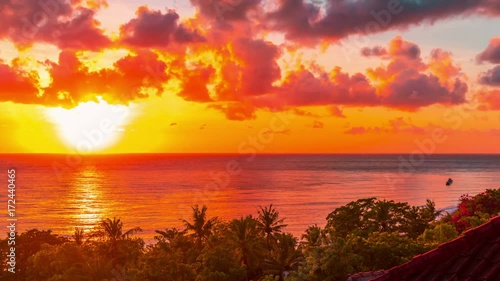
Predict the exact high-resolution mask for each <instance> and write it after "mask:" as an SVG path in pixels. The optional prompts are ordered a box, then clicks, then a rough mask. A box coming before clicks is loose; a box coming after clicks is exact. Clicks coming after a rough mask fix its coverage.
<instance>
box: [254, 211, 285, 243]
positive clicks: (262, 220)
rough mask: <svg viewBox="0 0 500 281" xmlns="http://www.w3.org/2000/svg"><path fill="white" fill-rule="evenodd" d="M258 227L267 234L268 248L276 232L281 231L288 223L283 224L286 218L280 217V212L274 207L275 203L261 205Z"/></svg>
mask: <svg viewBox="0 0 500 281" xmlns="http://www.w3.org/2000/svg"><path fill="white" fill-rule="evenodd" d="M258 214H259V217H258V228H259V229H260V230H261V231H262V232H263V233H264V234H265V236H266V243H267V248H268V249H270V246H271V245H270V240H271V238H272V236H273V234H275V233H280V232H281V229H282V228H283V227H286V226H287V225H286V224H283V222H284V221H285V219H279V212H278V211H276V209H275V208H274V207H273V204H271V205H269V207H264V208H263V207H262V206H259V210H258Z"/></svg>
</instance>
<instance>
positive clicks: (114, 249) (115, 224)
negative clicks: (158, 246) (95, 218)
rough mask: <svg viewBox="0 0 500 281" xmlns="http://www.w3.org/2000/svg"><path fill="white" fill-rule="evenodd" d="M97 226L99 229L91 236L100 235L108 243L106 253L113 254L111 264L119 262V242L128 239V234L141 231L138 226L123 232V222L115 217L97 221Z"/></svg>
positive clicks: (114, 264)
mask: <svg viewBox="0 0 500 281" xmlns="http://www.w3.org/2000/svg"><path fill="white" fill-rule="evenodd" d="M99 227H100V229H99V230H98V231H97V232H96V233H94V234H93V235H92V236H97V237H100V238H101V239H104V240H105V241H106V242H107V243H108V245H109V248H108V251H109V252H108V253H109V254H111V255H113V259H112V261H113V266H116V265H117V264H118V262H119V261H118V257H119V255H118V253H119V251H118V248H119V244H120V245H123V243H121V242H125V241H128V239H129V236H130V235H132V234H134V233H137V232H140V231H142V229H141V228H140V227H135V228H132V229H129V230H127V231H125V232H124V231H123V223H122V221H121V220H120V219H117V218H113V220H111V219H109V218H106V219H104V220H102V221H101V222H100V223H99Z"/></svg>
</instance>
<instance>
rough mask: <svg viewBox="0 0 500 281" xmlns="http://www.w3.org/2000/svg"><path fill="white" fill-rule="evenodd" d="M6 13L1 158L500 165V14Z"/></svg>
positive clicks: (377, 6) (278, 3)
mask: <svg viewBox="0 0 500 281" xmlns="http://www.w3.org/2000/svg"><path fill="white" fill-rule="evenodd" d="M0 13H1V16H0V132H1V138H0V153H24V152H29V153H74V152H77V153H89V152H90V153H136V152H165V153H186V152H196V153H197V152H209V153H215V152H224V153H251V152H254V151H255V152H264V153H288V152H296V153H411V152H415V151H423V152H425V153H428V154H430V153H500V146H499V145H498V143H500V127H499V126H498V124H499V123H500V1H496V0H440V1H436V0H419V1H417V0H400V1H397V0H313V1H306V0H269V1H264V0H262V1H260V0H213V1H212V0H206V1H202V0H191V1H189V0H182V1H181V0H177V1H176V0H170V1H169V0H149V1H147V0H142V1H120V0H107V1H106V0H88V1H85V0H71V1H64V0H6V1H0Z"/></svg>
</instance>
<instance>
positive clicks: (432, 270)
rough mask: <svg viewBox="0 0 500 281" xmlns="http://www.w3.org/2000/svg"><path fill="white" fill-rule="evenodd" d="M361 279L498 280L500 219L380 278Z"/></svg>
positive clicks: (395, 280) (408, 280) (389, 271)
mask: <svg viewBox="0 0 500 281" xmlns="http://www.w3.org/2000/svg"><path fill="white" fill-rule="evenodd" d="M352 276H354V275H352ZM352 280H358V279H352ZM363 280H372V281H416V280H426V281H427V280H436V281H437V280H439V281H442V280H450V281H451V280H470V281H479V280H481V281H490V280H491V281H497V280H500V217H499V216H496V217H494V218H492V219H490V221H488V222H487V223H485V224H483V225H480V226H478V227H476V228H473V229H470V230H468V231H466V232H465V233H464V235H462V236H460V237H458V238H456V239H454V240H452V241H449V242H446V243H443V244H441V245H439V246H438V247H437V248H435V249H433V250H431V251H428V252H427V253H424V254H422V255H417V256H415V257H414V258H413V259H412V260H411V261H409V262H407V263H405V264H402V265H400V266H396V267H393V268H391V269H389V270H388V271H387V272H386V273H384V274H383V275H380V276H378V277H374V278H372V279H363Z"/></svg>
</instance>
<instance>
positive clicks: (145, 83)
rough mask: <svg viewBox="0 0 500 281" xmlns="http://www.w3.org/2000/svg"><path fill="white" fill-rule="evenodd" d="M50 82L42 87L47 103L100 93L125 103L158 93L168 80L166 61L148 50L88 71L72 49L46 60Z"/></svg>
mask: <svg viewBox="0 0 500 281" xmlns="http://www.w3.org/2000/svg"><path fill="white" fill-rule="evenodd" d="M45 64H46V65H47V66H48V69H49V72H50V74H51V77H52V83H51V84H50V85H49V86H48V87H47V88H45V89H44V94H43V99H44V101H45V103H47V104H57V105H64V106H74V105H76V104H78V103H79V102H81V101H88V100H95V97H96V96H102V97H103V98H105V99H106V100H107V101H109V102H118V103H127V102H130V101H132V100H134V99H137V98H146V97H148V96H149V94H150V92H148V90H149V91H153V92H155V93H156V94H158V95H161V94H162V83H163V82H166V81H168V79H169V77H168V76H167V74H166V68H167V66H166V64H165V63H164V62H161V61H159V59H158V56H157V55H156V54H155V53H153V52H151V51H140V52H138V53H137V55H128V56H126V57H124V58H121V59H120V60H118V61H117V62H116V63H115V64H114V69H107V68H105V69H102V70H100V71H96V72H91V71H89V69H88V68H87V67H86V66H84V65H83V63H82V62H81V61H80V60H79V59H78V57H77V56H76V53H75V52H73V51H63V52H61V54H60V55H59V61H58V62H57V63H55V62H51V61H47V62H46V63H45Z"/></svg>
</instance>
